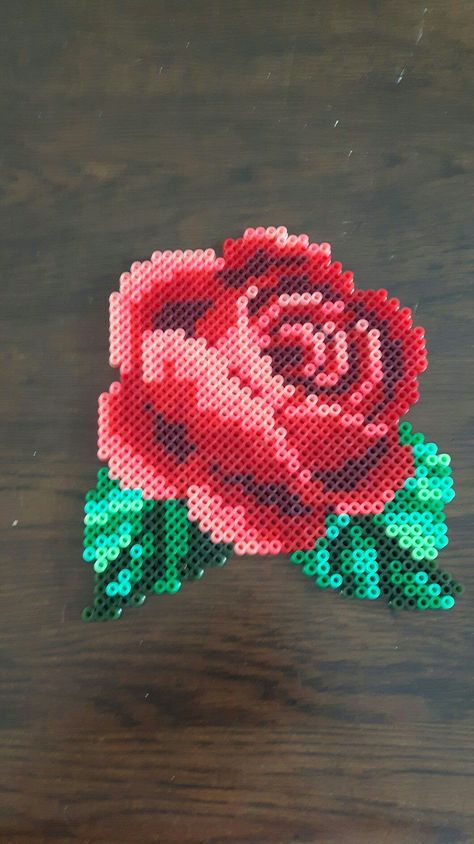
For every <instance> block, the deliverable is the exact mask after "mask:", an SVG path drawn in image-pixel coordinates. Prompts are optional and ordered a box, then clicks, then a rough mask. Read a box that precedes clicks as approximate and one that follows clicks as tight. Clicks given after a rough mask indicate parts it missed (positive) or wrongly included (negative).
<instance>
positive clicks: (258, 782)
mask: <svg viewBox="0 0 474 844" xmlns="http://www.w3.org/2000/svg"><path fill="white" fill-rule="evenodd" d="M425 4H426V5H425ZM1 16H2V27H1V29H2V31H1V35H0V38H1V62H2V70H1V79H0V89H1V104H2V121H1V129H0V132H1V164H2V167H1V177H0V178H1V200H0V201H1V204H0V221H1V231H2V241H3V242H2V250H1V252H2V285H1V287H2V306H1V313H0V320H1V331H2V338H3V341H2V346H3V350H4V352H5V355H4V358H3V363H2V373H1V375H2V388H1V392H0V410H1V416H2V426H3V436H2V442H1V449H2V458H3V460H2V464H3V468H4V473H3V480H2V486H1V496H2V534H1V540H2V600H1V610H0V627H1V645H0V646H1V649H2V656H1V677H0V682H1V720H0V729H1V734H0V771H1V773H0V776H1V781H2V788H1V792H0V841H1V842H2V844H3V842H14V844H19V842H24V843H25V844H33V842H35V844H39V842H83V844H86V842H111V844H120V842H143V843H144V844H148V842H159V844H198V842H199V844H204V842H205V843H206V844H227V842H235V844H267V842H272V844H290V842H299V843H300V844H301V843H302V842H304V843H305V844H309V842H311V844H312V842H318V844H319V842H321V843H322V844H331V843H332V842H341V843H342V844H346V842H348V843H350V844H359V842H360V844H418V842H419V844H455V842H456V844H458V842H463V844H465V842H474V703H473V700H474V682H473V657H472V653H473V645H474V641H473V630H472V607H473V594H474V589H473V587H474V583H473V576H472V544H471V537H470V527H471V525H472V518H473V493H472V490H473V482H474V478H473V471H472V425H473V413H472V411H473V404H472V398H471V392H472V366H471V363H472V348H473V342H472V313H473V299H472V291H473V284H474V282H473V229H472V200H473V171H474V147H473V117H474V107H473V86H472V82H473V75H474V57H473V46H474V5H473V3H472V2H470V0H450V2H448V3H447V2H445V0H443V2H440V0H435V2H433V0H421V2H414V0H396V2H389V0H387V2H375V0H373V2H370V0H364V1H363V0H357V1H356V2H354V0H323V2H317V0H313V2H311V0H306V2H302V0H300V1H298V0H274V2H266V0H265V2H257V3H255V2H251V1H250V0H234V2H226V0H221V1H220V2H219V0H217V2H171V0H170V2H159V0H155V2H152V0H150V2H142V1H141V0H138V2H122V1H121V0H115V2H104V0H88V2H82V0H74V1H72V0H58V2H54V0H20V2H10V0H6V2H4V3H3V4H2V9H1ZM260 223H263V224H265V225H270V224H275V225H279V224H282V223H283V224H286V225H287V226H288V228H289V229H290V230H291V231H294V232H296V233H299V232H302V231H303V232H306V233H308V234H309V235H310V237H311V238H312V239H314V240H329V241H331V242H332V244H333V249H334V254H335V256H336V257H337V258H338V259H340V260H342V261H343V263H344V264H345V265H346V266H348V267H350V268H352V269H353V270H354V271H355V273H356V280H357V282H358V283H359V284H360V285H361V286H363V287H377V286H386V287H388V288H389V290H390V292H391V293H392V294H393V295H396V296H398V297H399V298H400V299H401V300H402V301H403V303H405V304H408V305H410V306H412V307H413V308H414V310H415V312H416V318H417V321H418V322H419V323H420V324H422V325H424V326H425V327H426V332H427V338H428V349H429V353H430V368H429V370H428V372H427V373H426V374H425V375H424V376H423V378H422V384H421V387H422V399H421V401H420V403H419V404H418V405H417V407H416V408H415V409H414V411H412V413H411V416H410V418H411V420H412V421H413V423H414V424H415V425H416V426H417V427H418V429H420V430H422V431H424V432H425V433H426V434H427V435H428V437H429V438H430V439H433V440H435V441H436V442H438V443H439V444H440V445H441V446H442V448H443V449H445V450H448V451H449V452H451V454H452V456H453V465H454V472H455V480H456V489H457V497H456V499H455V501H454V502H453V504H452V505H450V507H449V512H448V517H449V524H450V536H451V542H450V545H449V547H448V548H447V549H446V551H445V552H444V565H445V567H446V568H448V569H450V570H451V571H452V572H453V573H454V574H455V575H456V576H457V577H458V578H459V579H460V580H463V581H464V583H465V584H466V586H467V592H466V595H465V596H464V597H463V598H462V599H461V600H460V601H459V603H458V605H457V607H456V608H455V610H454V611H453V612H451V613H438V614H436V613H433V614H428V613H424V614H421V613H420V614H418V615H413V614H403V613H402V614H400V613H399V614H392V613H390V611H389V610H388V609H387V608H386V606H385V605H384V604H383V603H382V602H377V603H376V604H371V605H367V604H363V603H362V602H361V603H358V602H350V601H344V600H343V599H342V598H340V597H338V596H336V595H331V596H330V595H328V594H326V593H324V592H322V591H318V590H316V589H314V588H313V587H312V586H311V585H310V583H309V582H307V581H306V580H305V579H304V578H301V577H300V576H298V574H297V572H295V570H294V569H292V567H291V566H290V565H289V564H288V562H287V560H284V559H277V558H274V559H262V560H257V559H251V558H247V559H240V560H236V559H235V560H233V561H232V562H231V563H229V564H228V566H227V567H226V568H224V569H223V570H219V571H216V572H214V573H210V574H208V575H207V576H206V577H205V578H204V579H203V580H202V581H201V582H200V583H199V584H195V585H190V586H189V587H187V588H185V589H183V590H182V591H181V593H180V594H179V595H178V596H173V597H168V598H161V599H160V598H156V599H153V598H151V599H149V600H148V601H147V602H146V604H145V605H144V606H143V607H142V608H140V609H138V610H131V611H129V612H127V613H125V615H124V618H123V619H122V620H120V621H119V622H115V623H108V624H102V625H101V624H97V625H85V624H83V623H82V622H81V621H80V620H79V616H80V612H81V610H82V608H83V606H84V605H85V604H87V603H88V601H89V598H90V595H91V588H92V583H91V576H90V570H89V569H88V568H87V566H86V565H85V564H84V563H83V562H82V559H81V541H82V536H81V520H82V507H83V496H84V494H85V492H86V491H87V489H88V488H90V487H91V486H92V485H93V483H94V477H95V472H96V468H97V459H96V457H95V452H96V401H97V396H98V394H99V392H100V391H102V390H103V389H105V388H106V387H107V385H108V383H109V382H110V380H112V377H113V373H112V372H111V371H110V370H109V368H108V364H107V300H108V296H109V293H110V292H111V291H112V290H113V289H114V288H115V287H116V284H117V278H118V276H119V274H120V273H121V272H122V271H124V270H125V269H127V267H128V266H129V265H130V263H131V261H132V260H134V259H136V258H145V257H147V256H149V255H150V254H151V252H152V251H153V250H154V249H157V248H171V249H173V248H187V247H192V248H197V247H208V246H213V247H215V248H219V246H220V244H221V243H222V240H223V239H224V238H225V237H226V236H229V235H238V234H239V233H240V232H241V231H242V230H243V229H244V228H245V227H247V226H248V225H255V224H260Z"/></svg>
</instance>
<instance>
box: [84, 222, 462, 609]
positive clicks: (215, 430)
mask: <svg viewBox="0 0 474 844" xmlns="http://www.w3.org/2000/svg"><path fill="white" fill-rule="evenodd" d="M110 364H111V365H112V366H113V367H116V368H117V369H119V374H120V380H117V381H114V382H113V383H112V384H111V385H110V387H109V390H108V391H107V392H104V393H102V394H101V396H100V397H99V438H98V456H99V458H100V459H101V460H103V461H106V462H107V464H108V467H107V468H105V467H104V468H102V469H101V470H100V471H99V473H98V478H97V487H96V489H95V490H92V491H90V492H89V493H87V495H86V503H85V515H84V549H83V558H84V560H85V562H86V563H88V564H91V565H92V567H93V568H94V570H95V574H96V586H97V589H96V599H95V603H94V606H93V607H92V608H89V609H88V610H87V611H85V613H84V617H85V618H87V619H94V618H109V617H118V615H119V614H120V612H121V609H122V608H123V606H126V605H129V604H130V605H131V604H140V603H141V602H142V601H143V600H144V599H145V596H146V595H147V594H148V593H150V592H155V593H157V594H160V595H162V594H165V593H168V594H174V593H176V592H177V591H179V589H180V587H181V584H182V582H183V581H184V580H191V579H197V578H199V577H201V576H202V573H203V572H204V571H205V570H206V569H207V568H208V567H209V566H219V565H222V564H223V563H224V562H225V560H226V559H227V557H228V556H229V554H230V553H231V551H234V553H235V554H237V555H244V554H250V555H259V554H280V553H288V554H291V553H292V552H294V553H292V561H293V562H294V563H295V564H296V565H300V566H301V568H302V571H303V572H304V573H305V575H306V576H307V577H310V578H312V579H314V580H315V582H316V583H317V584H318V585H319V586H321V587H322V588H328V587H330V588H331V589H336V590H340V591H342V592H343V593H344V594H346V595H355V596H356V597H358V598H362V599H369V600H374V599H376V598H378V597H379V596H380V595H381V594H383V595H384V596H385V597H387V598H388V600H389V602H390V603H391V604H392V605H393V606H409V607H414V606H415V607H416V606H418V608H420V609H425V608H443V609H449V608H450V606H451V600H453V601H454V598H453V595H457V594H459V591H460V587H459V584H456V583H455V582H454V581H452V579H451V578H450V577H449V576H448V579H447V580H444V581H440V582H439V583H438V574H439V572H438V571H437V568H436V563H435V560H436V558H437V555H438V552H439V551H440V550H441V549H442V548H444V547H445V545H446V543H447V536H446V526H445V524H444V515H443V509H444V507H445V505H446V504H447V503H449V502H450V501H451V500H452V498H453V496H454V492H453V489H452V479H451V477H450V475H451V470H450V465H449V456H448V455H442V454H438V450H437V446H436V445H435V444H434V443H430V442H425V440H424V437H423V436H422V435H421V434H415V433H413V432H412V430H411V426H410V425H409V424H408V423H406V422H401V423H400V419H401V417H402V416H403V415H404V414H405V413H406V412H407V411H408V410H409V408H410V406H411V405H412V404H413V403H414V402H416V401H417V399H418V386H417V379H418V375H419V374H420V373H421V372H423V370H424V369H425V368H426V351H425V343H424V332H423V329H421V328H415V327H413V325H412V320H411V313H410V311H409V309H408V308H402V307H401V306H400V303H399V301H398V300H397V299H395V298H389V296H388V294H387V291H385V290H377V291H370V290H369V291H368V290H359V289H356V288H355V287H354V283H353V277H352V273H350V272H347V271H346V272H344V271H343V269H342V267H341V265H340V264H339V263H338V262H333V261H332V260H331V250H330V246H329V244H327V243H321V244H314V243H313V244H312V243H310V242H309V238H308V237H307V236H306V235H300V236H298V237H297V236H293V235H292V236H288V233H287V231H286V229H285V228H284V227H282V226H280V227H268V228H266V229H265V228H263V227H258V228H256V229H254V228H249V229H247V230H246V231H245V232H244V234H243V236H242V237H239V238H236V239H228V240H226V241H225V242H224V247H223V255H222V257H218V256H216V255H215V253H214V251H213V250H212V249H206V250H199V249H198V250H196V251H191V250H185V251H182V250H178V251H175V252H171V251H163V252H158V251H157V252H154V253H153V255H152V257H151V260H149V261H143V262H139V261H135V262H134V263H133V264H132V266H131V268H130V271H129V272H126V273H123V274H122V276H121V278H120V285H119V290H117V291H115V292H114V293H112V294H111V296H110ZM297 549H299V550H297ZM395 563H397V567H396V568H394V567H393V566H394V565H395ZM410 573H413V574H414V577H413V578H408V579H407V576H408V574H410ZM440 584H442V585H440ZM436 586H440V590H441V591H440V592H436V590H435V591H433V588H434V587H436ZM448 599H449V600H448Z"/></svg>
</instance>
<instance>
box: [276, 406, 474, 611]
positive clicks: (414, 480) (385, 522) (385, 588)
mask: <svg viewBox="0 0 474 844" xmlns="http://www.w3.org/2000/svg"><path fill="white" fill-rule="evenodd" d="M400 442H401V444H402V445H409V446H411V448H412V449H413V458H414V467H415V472H414V475H413V477H411V478H408V479H407V481H406V482H405V485H404V487H403V489H401V490H399V491H398V492H397V493H396V495H395V497H394V499H393V500H392V501H391V502H390V503H389V504H387V505H386V507H385V508H384V510H383V512H382V513H381V514H380V515H377V516H358V517H355V518H354V517H353V518H350V517H349V516H348V515H340V516H333V515H331V516H328V518H327V520H326V536H325V537H324V538H322V539H318V541H317V542H316V544H315V547H314V549H312V550H310V551H296V552H295V553H294V554H292V556H291V560H292V562H293V563H294V564H295V565H301V566H302V568H303V572H304V574H306V575H307V576H308V577H311V578H313V579H314V581H315V583H316V585H317V586H319V587H321V588H332V589H337V590H339V591H341V592H343V594H345V595H348V596H354V597H356V598H361V599H364V598H367V599H369V600H375V599H377V598H379V597H385V599H386V600H387V601H388V603H389V604H390V605H391V606H393V607H396V608H404V609H420V610H424V609H450V608H451V607H452V606H453V605H454V603H455V597H456V596H457V595H459V594H460V593H461V592H462V591H463V587H462V586H461V585H460V584H459V583H457V582H456V581H455V580H454V579H453V578H452V576H451V575H450V573H449V572H446V571H442V570H440V569H438V566H437V557H438V552H439V551H440V550H441V549H442V548H444V547H445V546H446V545H447V543H448V538H447V529H446V524H445V516H444V507H445V505H446V504H448V503H449V502H450V501H452V499H453V498H454V490H453V483H452V478H451V468H450V458H449V455H447V454H439V453H438V448H437V446H436V445H435V444H434V443H426V442H425V440H424V437H423V435H422V434H419V433H414V432H413V431H412V428H411V425H410V424H409V423H407V422H404V423H402V424H401V425H400Z"/></svg>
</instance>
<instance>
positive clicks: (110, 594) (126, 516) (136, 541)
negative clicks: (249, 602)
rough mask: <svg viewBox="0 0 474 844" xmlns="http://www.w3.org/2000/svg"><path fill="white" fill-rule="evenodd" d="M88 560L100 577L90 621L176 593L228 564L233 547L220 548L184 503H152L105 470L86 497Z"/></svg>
mask: <svg viewBox="0 0 474 844" xmlns="http://www.w3.org/2000/svg"><path fill="white" fill-rule="evenodd" d="M84 509H85V516H84V552H83V557H84V560H85V561H86V562H87V563H89V564H90V565H92V566H93V568H94V574H95V589H94V601H93V604H92V606H90V607H86V609H85V610H84V611H83V613H82V617H83V619H84V620H85V621H96V620H101V619H110V618H119V616H120V615H121V613H122V609H123V607H125V606H134V605H135V606H138V605H140V604H142V603H143V601H144V600H145V598H146V596H147V595H148V594H150V592H154V593H156V594H163V593H169V594H174V593H176V592H178V591H179V589H180V588H181V585H182V582H183V581H184V580H196V579H198V578H200V577H202V575H203V574H204V571H205V569H207V568H210V567H215V566H222V565H224V563H225V562H226V560H227V558H228V557H229V555H230V553H231V550H232V548H231V546H229V545H216V544H214V543H213V542H212V541H211V539H210V538H209V536H208V535H207V534H204V533H202V532H201V531H200V530H199V528H198V527H197V526H196V525H195V524H193V523H192V522H190V521H189V519H188V512H187V508H186V506H185V504H184V502H182V501H151V500H149V499H145V498H144V497H143V494H142V492H141V490H139V489H132V490H122V489H120V486H119V484H118V483H117V482H116V481H112V480H111V479H110V478H109V474H108V471H107V469H100V471H99V472H98V475H97V486H96V488H95V489H93V490H90V491H89V492H88V493H87V495H86V503H85V508H84Z"/></svg>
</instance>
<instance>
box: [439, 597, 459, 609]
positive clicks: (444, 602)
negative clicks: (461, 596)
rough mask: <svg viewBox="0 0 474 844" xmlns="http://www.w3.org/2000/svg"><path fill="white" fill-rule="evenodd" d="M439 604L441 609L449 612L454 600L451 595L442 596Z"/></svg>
mask: <svg viewBox="0 0 474 844" xmlns="http://www.w3.org/2000/svg"><path fill="white" fill-rule="evenodd" d="M440 603H441V609H443V610H450V609H451V607H454V604H455V600H454V598H453V597H452V596H451V595H443V597H442V598H441V601H440Z"/></svg>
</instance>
